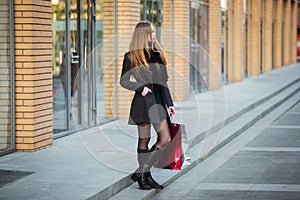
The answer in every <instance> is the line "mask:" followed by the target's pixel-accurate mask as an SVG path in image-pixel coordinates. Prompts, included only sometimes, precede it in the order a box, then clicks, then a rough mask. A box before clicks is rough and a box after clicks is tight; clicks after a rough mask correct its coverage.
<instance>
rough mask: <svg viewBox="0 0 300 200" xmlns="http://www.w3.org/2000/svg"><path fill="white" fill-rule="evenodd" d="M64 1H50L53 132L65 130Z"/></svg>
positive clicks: (66, 81)
mask: <svg viewBox="0 0 300 200" xmlns="http://www.w3.org/2000/svg"><path fill="white" fill-rule="evenodd" d="M66 8H67V7H66V3H65V1H64V0H56V1H52V43H53V44H52V47H53V48H52V49H53V50H52V52H53V53H52V66H53V67H52V74H53V92H52V93H53V133H54V135H55V134H57V133H61V132H65V131H67V130H68V125H67V98H68V95H67V86H68V84H67V83H68V80H67V73H66V72H67V70H68V67H67V57H68V53H67V44H66V41H67V40H66V13H67V12H66Z"/></svg>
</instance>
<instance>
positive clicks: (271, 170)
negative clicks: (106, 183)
mask: <svg viewBox="0 0 300 200" xmlns="http://www.w3.org/2000/svg"><path fill="white" fill-rule="evenodd" d="M270 115H273V114H270ZM275 115H276V114H275ZM270 117H271V118H272V116H269V118H270ZM274 117H275V116H274ZM263 120H264V123H265V124H268V125H266V127H265V128H263V130H262V131H258V132H257V130H258V127H259V126H261V125H262V123H260V124H259V125H254V126H253V127H251V128H250V129H249V130H247V131H246V132H245V133H243V135H241V136H239V137H238V138H237V139H236V140H235V141H232V142H230V143H229V144H228V145H226V147H224V148H223V149H221V150H220V151H218V152H217V153H216V154H214V155H213V156H211V157H210V158H208V159H207V160H206V161H204V162H203V163H201V164H199V165H198V166H196V167H195V168H194V169H192V170H190V171H189V172H188V173H186V174H185V175H183V176H182V177H180V178H179V179H177V180H176V181H174V183H172V184H170V185H169V186H168V187H167V188H165V189H164V190H162V191H161V192H159V193H158V194H157V195H155V196H153V197H152V198H151V199H152V200H163V199H172V200H180V199H185V200H196V199H205V200H234V199H237V200H240V199H244V200H256V199H272V200H299V199H300V167H299V166H300V102H299V103H298V104H297V105H296V106H294V107H293V108H291V109H290V110H289V111H288V112H286V113H285V114H284V115H283V116H281V117H280V118H279V119H277V120H275V121H273V122H271V121H270V123H269V122H268V120H266V119H263ZM255 126H257V127H255ZM249 134H250V135H253V134H256V135H257V136H256V137H255V138H254V139H253V140H252V141H251V139H252V138H249ZM249 141H250V142H249Z"/></svg>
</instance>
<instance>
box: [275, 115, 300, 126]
mask: <svg viewBox="0 0 300 200" xmlns="http://www.w3.org/2000/svg"><path fill="white" fill-rule="evenodd" d="M272 125H284V126H299V125H300V114H298V113H287V114H285V115H283V116H282V117H280V118H279V119H278V120H276V121H274V122H273V123H272Z"/></svg>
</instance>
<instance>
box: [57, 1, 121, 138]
mask: <svg viewBox="0 0 300 200" xmlns="http://www.w3.org/2000/svg"><path fill="white" fill-rule="evenodd" d="M112 3H113V2H112ZM115 5H116V4H115ZM104 6H105V1H104V0H96V1H89V0H80V1H78V0H71V1H69V2H67V1H65V0H56V2H55V4H54V1H52V8H53V9H52V10H53V12H52V15H53V94H54V96H53V127H54V133H61V132H74V131H75V130H76V129H77V130H78V129H85V128H88V127H92V126H95V125H97V124H99V123H102V122H105V121H107V120H108V119H111V118H113V116H111V115H107V113H106V112H107V108H108V107H109V106H107V105H110V104H109V103H107V101H114V100H111V98H107V99H105V95H104V93H105V92H104V88H105V87H107V86H105V81H104V79H103V77H104V73H106V72H105V70H107V69H105V66H104V57H105V56H104V55H103V53H104V52H103V43H104V18H105V17H104V14H105V13H104ZM110 8H111V7H110ZM66 12H68V13H69V17H68V19H66ZM109 19H111V18H109ZM112 22H113V23H114V21H112ZM112 22H109V24H110V25H111V24H112ZM109 29H111V27H109ZM112 31H114V29H112ZM109 32H111V30H109ZM108 40H110V43H111V44H112V46H111V48H110V50H111V49H112V50H113V49H115V42H114V41H115V40H114V35H113V34H111V36H110V38H109V39H108ZM113 67H115V66H113ZM113 70H114V69H113ZM108 71H109V70H108ZM108 73H110V72H108ZM114 76H115V75H114ZM115 84H116V83H114V84H113V85H115ZM114 109H115V108H112V109H111V110H112V111H109V112H112V113H114V112H115V110H114Z"/></svg>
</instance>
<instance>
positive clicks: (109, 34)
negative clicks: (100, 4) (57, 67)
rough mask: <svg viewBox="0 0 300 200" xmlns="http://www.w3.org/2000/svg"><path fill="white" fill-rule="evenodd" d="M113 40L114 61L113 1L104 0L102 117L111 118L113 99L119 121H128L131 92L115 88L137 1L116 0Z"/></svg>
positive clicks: (137, 16)
mask: <svg viewBox="0 0 300 200" xmlns="http://www.w3.org/2000/svg"><path fill="white" fill-rule="evenodd" d="M117 9H118V10H117V23H118V24H117V41H118V43H117V44H116V46H117V48H118V50H117V51H118V58H117V57H116V56H115V54H114V50H115V43H114V33H115V32H114V25H115V23H114V0H105V1H104V33H103V38H104V44H103V48H104V50H103V53H104V58H105V59H104V66H105V71H104V95H105V96H104V99H105V117H107V118H110V117H112V116H113V111H114V100H115V98H117V99H118V112H119V113H118V116H116V117H119V118H128V116H129V108H130V103H131V98H132V96H133V92H131V91H128V90H126V89H124V88H122V87H121V86H120V85H119V80H120V75H121V70H122V63H123V58H124V57H123V54H124V53H125V52H127V51H128V50H129V43H130V41H131V37H132V33H133V30H134V27H135V25H136V24H137V23H138V22H139V21H140V1H139V0H118V5H117ZM115 61H117V62H118V82H117V83H116V84H117V86H116V85H115V83H114V71H115ZM115 87H117V90H118V97H115V96H114V92H115Z"/></svg>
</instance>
